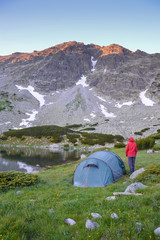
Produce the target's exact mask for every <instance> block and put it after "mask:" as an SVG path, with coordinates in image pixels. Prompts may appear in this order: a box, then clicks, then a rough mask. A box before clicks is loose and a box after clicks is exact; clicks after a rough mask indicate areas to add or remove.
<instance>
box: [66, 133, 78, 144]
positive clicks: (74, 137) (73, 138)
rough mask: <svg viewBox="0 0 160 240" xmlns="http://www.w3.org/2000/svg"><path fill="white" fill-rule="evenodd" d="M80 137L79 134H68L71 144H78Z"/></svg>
mask: <svg viewBox="0 0 160 240" xmlns="http://www.w3.org/2000/svg"><path fill="white" fill-rule="evenodd" d="M79 137H80V135H79V134H68V135H67V138H68V140H69V141H70V142H71V143H73V144H74V143H76V142H77V139H79Z"/></svg>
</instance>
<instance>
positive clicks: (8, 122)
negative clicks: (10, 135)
mask: <svg viewBox="0 0 160 240" xmlns="http://www.w3.org/2000/svg"><path fill="white" fill-rule="evenodd" d="M10 123H11V122H9V121H8V122H5V123H0V126H1V125H4V124H6V125H7V124H10Z"/></svg>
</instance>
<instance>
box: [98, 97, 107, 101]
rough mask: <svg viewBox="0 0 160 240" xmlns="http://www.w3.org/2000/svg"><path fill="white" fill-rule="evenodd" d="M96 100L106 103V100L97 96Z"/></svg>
mask: <svg viewBox="0 0 160 240" xmlns="http://www.w3.org/2000/svg"><path fill="white" fill-rule="evenodd" d="M97 98H99V99H100V100H101V101H103V102H106V100H105V99H104V98H102V97H99V96H97Z"/></svg>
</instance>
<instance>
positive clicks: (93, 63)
mask: <svg viewBox="0 0 160 240" xmlns="http://www.w3.org/2000/svg"><path fill="white" fill-rule="evenodd" d="M93 58H94V57H93V56H92V57H91V63H92V69H91V72H94V71H95V66H96V63H97V60H95V61H94V60H93Z"/></svg>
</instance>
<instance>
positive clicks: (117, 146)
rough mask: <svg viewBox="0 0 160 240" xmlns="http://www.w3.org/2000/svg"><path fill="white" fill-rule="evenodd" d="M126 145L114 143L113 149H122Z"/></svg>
mask: <svg viewBox="0 0 160 240" xmlns="http://www.w3.org/2000/svg"><path fill="white" fill-rule="evenodd" d="M125 146H126V145H125V144H124V143H121V142H120V143H116V144H115V145H114V147H115V148H124V147H125Z"/></svg>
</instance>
